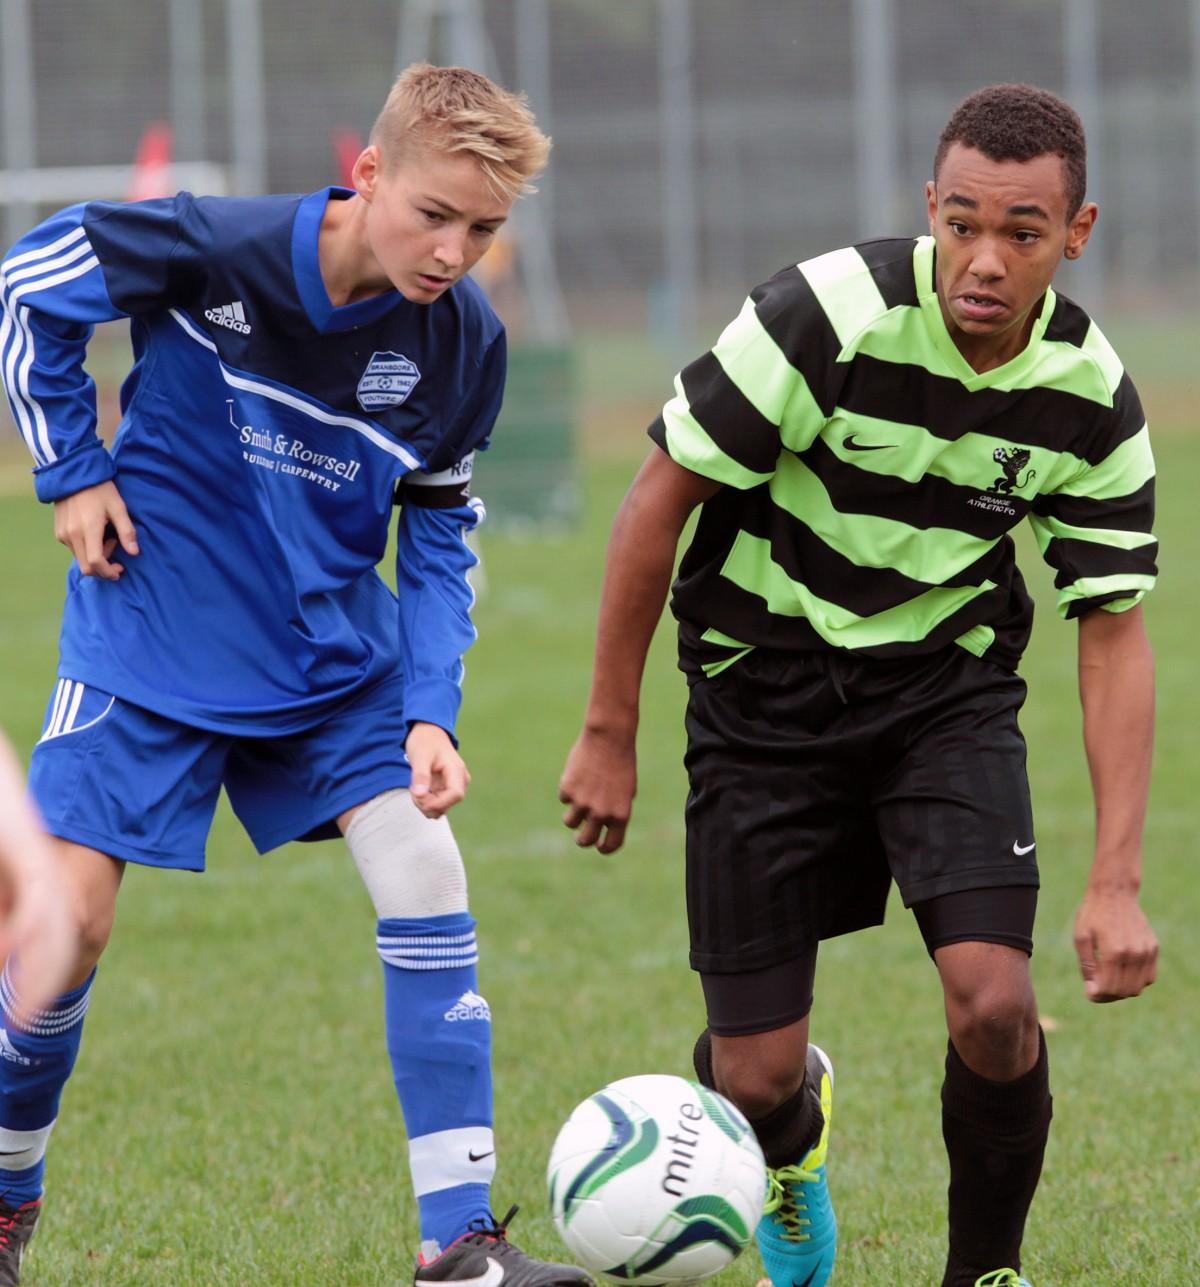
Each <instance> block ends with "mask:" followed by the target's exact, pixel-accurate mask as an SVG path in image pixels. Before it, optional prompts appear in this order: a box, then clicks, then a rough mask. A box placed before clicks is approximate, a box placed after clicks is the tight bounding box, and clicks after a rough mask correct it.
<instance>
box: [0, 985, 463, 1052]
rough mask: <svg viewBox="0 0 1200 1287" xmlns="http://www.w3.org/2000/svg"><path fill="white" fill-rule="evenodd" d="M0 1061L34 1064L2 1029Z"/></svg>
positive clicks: (0, 1031) (0, 1033)
mask: <svg viewBox="0 0 1200 1287" xmlns="http://www.w3.org/2000/svg"><path fill="white" fill-rule="evenodd" d="M472 995H473V994H472V993H470V992H468V993H467V996H472ZM478 999H479V998H476V1000H478ZM464 1000H465V998H464ZM461 1004H462V1002H461V1001H460V1002H459V1005H461ZM484 1009H485V1010H486V1009H487V1006H486V1005H485V1006H484ZM0 1059H7V1060H8V1061H9V1063H12V1064H24V1065H25V1067H26V1068H28V1067H29V1065H30V1063H31V1062H32V1061H31V1060H30V1059H29V1057H28V1056H27V1055H23V1054H22V1053H21V1052H20V1051H19V1050H18V1049H17V1048H16V1046H14V1045H13V1043H12V1042H11V1041H10V1040H9V1039H8V1032H7V1031H6V1030H5V1029H4V1028H0Z"/></svg>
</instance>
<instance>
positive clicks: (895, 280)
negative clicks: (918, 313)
mask: <svg viewBox="0 0 1200 1287" xmlns="http://www.w3.org/2000/svg"><path fill="white" fill-rule="evenodd" d="M854 249H855V250H857V251H858V253H859V255H861V256H862V260H863V263H865V264H866V266H867V267H868V268H869V269H870V270H871V280H872V281H874V283H875V286H876V289H877V290H878V291H879V293H880V295H882V296H883V302H884V303H885V304H886V305H887V306H888V308H889V309H891V308H901V307H904V306H905V305H908V306H911V307H914V308H915V307H916V306H917V304H918V303H919V300H918V298H917V274H916V271H915V270H914V268H913V240H912V238H911V237H905V238H896V237H887V238H882V239H880V240H879V241H864V242H861V243H860V244H859V245H857V246H855V247H854Z"/></svg>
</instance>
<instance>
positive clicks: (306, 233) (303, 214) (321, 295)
mask: <svg viewBox="0 0 1200 1287" xmlns="http://www.w3.org/2000/svg"><path fill="white" fill-rule="evenodd" d="M353 195H354V193H353V192H351V191H350V189H349V188H321V189H320V190H319V191H317V192H310V193H309V195H308V196H306V197H305V198H304V199H303V200H302V201H301V202H300V208H299V209H298V210H297V211H296V222H295V223H294V224H293V225H292V272H293V273H294V274H295V276H296V289H297V290H298V291H299V293H300V302H301V303H302V304H303V305H304V311H305V312H306V313H307V314H308V319H309V321H310V322H312V324H313V325H314V326H315V327H316V328H317V330H318V331H320V332H321V333H322V334H325V333H327V332H329V331H348V330H350V328H351V327H352V326H363V325H365V324H366V323H367V322H373V321H375V320H376V318H379V317H382V316H383V315H384V313H387V312H390V311H391V310H392V309H393V308H395V307H396V305H397V304H398V303H399V302H400V301H401V299H402V298H403V296H402V295H401V294H400V292H399V291H396V290H386V291H384V292H383V294H382V295H372V296H371V298H370V299H360V300H359V301H358V302H357V303H355V304H343V305H342V307H341V308H334V306H333V304H332V302H331V301H330V298H329V292H328V291H327V290H326V289H325V282H324V280H323V279H322V277H321V263H320V260H319V259H318V257H317V239H318V237H319V236H320V232H321V220H322V219H323V218H324V217H325V207H326V205H328V203H329V202H330V201H344V200H346V199H347V198H349V197H352V196H353Z"/></svg>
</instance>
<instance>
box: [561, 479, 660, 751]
mask: <svg viewBox="0 0 1200 1287" xmlns="http://www.w3.org/2000/svg"><path fill="white" fill-rule="evenodd" d="M679 531H680V529H679V528H678V527H676V526H675V524H674V523H673V521H671V520H670V519H666V518H664V517H663V516H662V515H661V514H660V513H654V512H653V511H652V510H651V509H650V505H649V503H648V501H647V499H646V498H643V497H640V496H639V494H638V493H637V491H636V490H635V491H633V492H630V494H629V495H628V496H627V497H626V498H625V502H624V504H623V505H622V506H621V508H620V510H619V511H618V513H617V517H616V521H615V522H614V524H613V530H612V537H611V539H610V541H609V547H608V560H607V564H606V568H605V574H604V588H603V590H602V592H601V596H600V619H599V623H598V625H597V628H596V657H595V665H594V668H593V672H592V688H591V694H590V696H589V698H588V707H587V714H586V716H585V718H584V725H585V727H586V728H588V729H590V730H593V731H600V730H603V731H608V732H619V733H632V732H633V731H634V730H635V729H636V728H637V719H638V692H639V690H640V688H641V683H642V672H643V670H644V669H645V664H646V653H647V651H648V650H649V647H650V641H651V639H652V638H653V636H654V630H655V627H656V626H657V624H658V621H659V618H660V617H661V616H662V612H663V607H664V605H665V603H666V599H667V593H668V591H669V589H670V585H671V573H672V570H673V568H674V565H675V551H676V546H677V543H678V540H679Z"/></svg>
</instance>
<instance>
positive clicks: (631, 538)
mask: <svg viewBox="0 0 1200 1287" xmlns="http://www.w3.org/2000/svg"><path fill="white" fill-rule="evenodd" d="M720 487H721V484H720V483H717V482H714V481H713V480H712V479H710V478H704V477H701V476H700V475H699V474H694V473H692V472H691V471H690V470H688V469H684V468H683V467H682V466H681V465H677V464H676V463H675V461H673V460H672V459H671V457H670V456H668V455H667V454H666V452H664V451H660V450H659V449H658V448H657V447H656V448H655V449H654V450H653V451H651V453H650V456H649V458H648V459H647V460H646V462H645V464H644V465H643V466H642V468H641V470H640V472H639V473H638V476H637V477H636V478H635V479H634V481H633V485H632V486H631V487H630V489H629V492H628V494H627V495H626V497H625V499H624V501H623V502H622V504H621V508H620V509H619V510H618V511H617V517H616V520H615V521H614V523H613V530H612V536H611V538H610V540H609V545H608V556H607V560H606V562H605V569H604V587H603V590H602V591H601V596H600V620H599V624H598V626H597V630H596V655H595V663H594V666H593V670H592V687H591V694H590V696H589V698H588V704H587V713H586V715H585V716H584V721H583V731H582V732H581V733H580V735H579V738H578V740H577V741H576V743H575V745H574V747H573V748H572V749H571V753H570V755H569V757H568V759H567V764H566V768H565V769H564V771H563V775H562V780H561V783H560V785H559V799H560V800H561V801H562V803H563V804H565V805H567V806H568V807H567V810H566V813H565V814H564V816H563V821H564V822H565V823H566V825H567V826H568V827H571V828H575V829H577V831H578V834H577V836H576V843H577V844H579V845H584V846H586V845H595V846H596V848H597V849H598V850H599V851H600V852H601V853H612V852H613V850H615V849H619V848H620V846H621V844H622V843H623V842H624V839H625V828H626V826H627V824H628V822H629V814H630V810H631V808H632V805H633V797H634V793H635V791H636V789H637V761H636V739H637V725H638V700H639V693H640V690H641V684H642V672H643V670H644V668H645V664H646V653H647V650H648V649H649V647H650V640H651V637H652V636H653V634H654V628H655V626H656V625H657V624H658V619H659V617H661V616H662V611H663V606H664V604H665V603H666V598H667V592H668V590H669V589H670V585H671V573H672V570H673V569H674V566H675V553H676V549H677V547H678V545H679V537H680V534H681V533H682V531H683V528H684V524H685V523H686V522H687V520H688V516H689V515H690V514H691V512H692V510H694V509H695V508H696V506H697V505H700V504H702V503H703V502H704V501H706V500H708V499H709V498H710V497H711V496H714V495H715V494H716V493H717V491H719V490H720Z"/></svg>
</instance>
